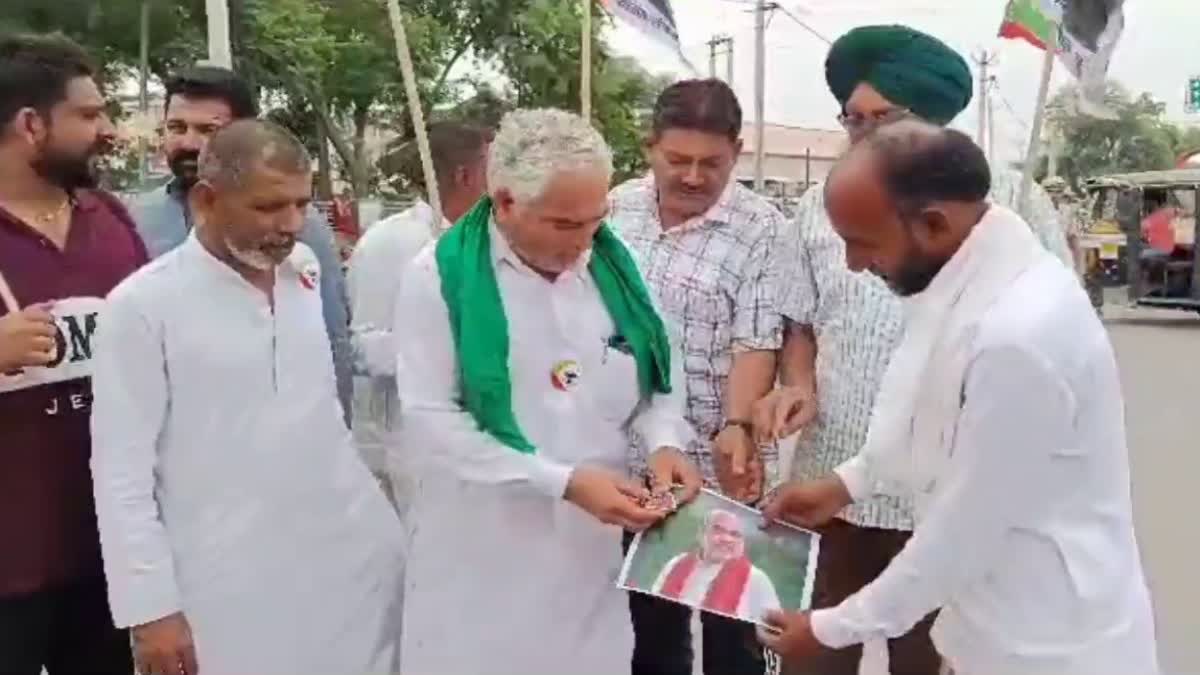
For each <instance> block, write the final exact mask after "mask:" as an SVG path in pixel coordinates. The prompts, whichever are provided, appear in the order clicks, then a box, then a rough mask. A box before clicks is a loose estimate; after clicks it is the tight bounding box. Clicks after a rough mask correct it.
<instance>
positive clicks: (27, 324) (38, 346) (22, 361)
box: [0, 303, 58, 373]
mask: <svg viewBox="0 0 1200 675" xmlns="http://www.w3.org/2000/svg"><path fill="white" fill-rule="evenodd" d="M50 306H51V305H50V303H41V304H37V305H30V306H29V307H26V308H25V309H23V310H21V311H19V312H11V313H9V314H5V315H4V316H2V317H0V373H9V372H12V371H15V370H20V369H21V368H27V367H31V366H44V365H46V364H47V363H50V362H51V361H53V360H54V350H55V341H54V336H55V333H57V332H58V329H57V328H55V326H54V317H53V316H52V315H51V314H50Z"/></svg>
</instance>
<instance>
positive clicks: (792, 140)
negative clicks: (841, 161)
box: [742, 122, 849, 159]
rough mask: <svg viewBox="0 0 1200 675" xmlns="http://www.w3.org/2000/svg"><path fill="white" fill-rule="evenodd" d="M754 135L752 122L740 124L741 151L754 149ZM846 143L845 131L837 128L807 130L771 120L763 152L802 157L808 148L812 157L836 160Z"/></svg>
mask: <svg viewBox="0 0 1200 675" xmlns="http://www.w3.org/2000/svg"><path fill="white" fill-rule="evenodd" d="M755 138H756V136H755V123H754V122H747V123H746V124H745V125H743V126H742V143H743V146H742V154H752V153H753V152H754V147H755V144H754V140H755ZM848 144H849V141H848V140H847V138H846V132H845V131H842V130H840V129H839V130H836V131H835V130H832V129H810V128H807V127H789V126H786V125H783V124H770V123H768V124H767V125H766V128H765V129H763V147H764V148H765V149H766V154H768V155H772V156H776V157H779V156H782V157H804V155H805V153H806V151H807V152H811V153H812V157H813V158H814V159H837V158H838V157H841V156H842V154H843V153H844V152H845V151H846V147H847V146H848Z"/></svg>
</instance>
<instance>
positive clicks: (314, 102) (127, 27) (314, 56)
mask: <svg viewBox="0 0 1200 675" xmlns="http://www.w3.org/2000/svg"><path fill="white" fill-rule="evenodd" d="M228 1H229V11H230V24H231V25H230V35H231V40H232V42H233V52H234V65H235V67H236V68H237V70H238V71H239V72H240V73H242V74H243V76H245V77H246V78H247V79H248V80H249V81H250V82H251V83H252V84H253V85H254V86H256V87H257V88H258V89H260V90H261V91H262V92H264V94H268V95H269V96H268V97H267V98H268V100H270V101H272V102H273V103H272V105H271V106H268V108H269V109H270V111H269V114H270V115H271V116H272V117H273V118H274V119H277V120H279V121H281V122H283V123H285V124H286V125H287V126H288V127H289V128H290V129H292V130H293V131H296V132H297V133H299V134H301V135H302V137H303V138H304V140H305V142H306V143H307V144H308V145H309V146H310V148H316V147H317V146H318V145H319V143H320V142H321V139H322V138H327V139H328V140H329V141H330V144H331V145H332V146H333V148H334V150H335V153H334V157H335V163H336V164H338V165H339V166H340V167H341V168H342V173H343V175H344V176H345V177H347V179H348V180H350V182H351V183H352V184H353V185H354V186H355V188H356V189H357V190H359V191H363V190H365V189H367V187H368V186H369V185H371V184H372V183H373V182H374V180H375V178H377V177H378V176H377V175H376V174H378V173H379V170H380V169H382V173H383V174H385V175H388V174H390V173H391V168H392V167H391V166H390V163H389V162H386V161H385V162H384V163H383V165H382V166H380V167H376V166H374V165H373V163H372V162H371V159H372V158H371V157H369V156H368V154H369V153H368V151H367V148H366V140H365V136H366V132H367V129H368V128H381V129H385V130H389V131H391V132H394V133H395V134H396V135H397V138H396V141H395V142H394V144H393V145H395V146H402V145H403V144H405V143H406V142H410V141H411V139H412V124H411V116H410V114H409V111H408V109H407V106H406V102H405V96H404V89H403V85H402V80H401V77H400V70H399V66H398V64H397V61H396V53H395V45H394V41H393V37H392V32H391V25H390V23H389V20H388V16H387V10H386V3H385V2H384V0H228ZM143 2H146V3H148V6H149V8H150V14H149V16H150V26H149V29H150V30H149V33H150V49H149V69H150V71H151V73H152V74H154V75H155V76H157V77H158V78H160V79H161V78H163V77H165V76H166V75H167V74H168V73H170V72H172V71H173V70H175V69H177V68H179V67H181V66H184V65H187V64H191V63H194V62H195V61H196V60H198V59H203V58H206V57H207V47H206V44H205V27H206V21H205V13H204V0H53V1H52V2H47V0H5V1H4V2H2V3H0V30H14V31H15V30H30V31H40V32H48V31H55V30H57V31H61V32H64V33H66V34H67V35H69V36H70V37H72V38H74V39H76V40H77V41H79V42H80V43H81V44H83V45H84V46H85V47H87V48H88V49H89V51H91V53H92V54H93V55H94V56H95V57H96V58H97V60H98V61H99V62H100V63H101V65H102V66H103V67H104V69H105V72H106V73H107V74H108V76H109V78H110V79H112V80H118V79H120V78H123V77H129V76H131V75H134V74H136V70H137V66H138V59H139V47H140V41H139V30H138V27H139V25H140V16H141V10H142V5H143ZM400 4H401V8H402V12H403V13H404V17H405V27H406V33H407V37H408V41H409V47H410V50H411V52H412V55H413V61H414V65H415V68H416V71H417V78H418V83H419V84H418V89H419V91H420V95H421V100H422V103H423V105H424V106H425V107H426V110H427V111H432V112H431V113H430V114H429V115H428V116H429V117H430V118H431V119H437V118H439V117H456V118H463V119H477V120H478V121H479V122H481V123H485V124H494V123H495V122H496V121H497V120H498V118H499V115H500V114H502V113H503V111H506V110H509V109H511V108H513V107H516V106H524V107H531V106H553V107H559V108H564V109H568V110H578V109H579V98H580V97H579V70H580V66H579V64H580V52H581V47H580V42H581V40H580V38H581V29H582V15H581V12H582V9H581V7H580V3H575V2H562V1H561V0H401V2H400ZM593 11H594V19H595V20H594V22H593V23H594V26H595V31H596V33H597V38H596V40H595V43H594V50H593V51H594V54H593V66H594V75H593V81H592V83H593V92H594V93H593V97H592V100H593V115H594V119H595V122H596V124H597V126H598V127H599V128H600V129H601V131H602V132H603V133H604V134H605V137H606V138H607V139H608V141H609V143H610V144H611V145H612V147H613V151H614V155H615V159H616V169H617V180H623V179H625V178H627V177H630V176H632V175H635V174H637V173H640V172H642V171H644V170H645V165H644V162H643V160H642V151H641V138H642V133H643V129H642V121H643V120H642V117H643V115H644V113H645V111H646V110H648V109H649V107H650V105H651V104H652V102H653V97H654V96H655V95H657V93H658V91H659V90H660V89H661V88H662V86H663V85H662V83H661V82H658V81H655V80H654V79H652V78H650V77H649V76H648V75H647V74H646V73H645V72H644V71H643V70H642V69H641V68H639V67H638V66H637V64H636V63H635V62H634V61H632V60H627V59H616V58H613V57H611V56H610V54H609V53H608V49H607V47H606V45H605V44H604V42H603V40H601V39H599V32H600V30H601V28H602V27H603V26H605V25H607V21H608V19H607V15H605V14H604V13H603V11H602V10H601V9H600V8H599V4H598V3H597V4H596V6H595V7H594V8H593ZM464 59H470V60H473V61H474V62H475V63H476V64H477V65H480V66H483V67H484V68H485V69H487V70H492V71H498V74H499V75H500V78H499V79H494V80H493V81H492V82H486V83H480V82H477V81H471V80H470V79H463V80H459V81H455V80H454V79H453V78H452V77H451V73H452V71H454V69H455V66H456V65H459V64H460V63H462V62H463V60H464Z"/></svg>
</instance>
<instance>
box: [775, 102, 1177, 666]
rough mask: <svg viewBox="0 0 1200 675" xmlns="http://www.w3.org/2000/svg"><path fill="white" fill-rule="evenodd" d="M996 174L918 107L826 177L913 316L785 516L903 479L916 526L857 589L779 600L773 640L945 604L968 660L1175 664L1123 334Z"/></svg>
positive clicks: (905, 616)
mask: <svg viewBox="0 0 1200 675" xmlns="http://www.w3.org/2000/svg"><path fill="white" fill-rule="evenodd" d="M990 188H991V174H990V171H989V169H988V165H987V161H986V159H985V157H984V155H983V152H982V151H981V150H980V149H979V148H978V147H976V146H975V144H974V143H973V142H972V141H971V139H970V138H968V137H966V136H965V135H963V134H961V133H959V132H957V131H951V130H946V129H941V128H937V127H933V126H931V125H928V124H926V123H923V122H917V121H901V122H896V123H894V124H891V125H887V126H884V127H882V128H880V129H879V130H877V131H876V132H875V133H874V134H872V135H870V136H867V137H866V138H865V139H864V140H863V141H862V142H860V143H859V144H857V145H856V146H855V148H854V149H853V150H852V151H851V152H850V154H849V155H848V156H847V157H846V158H845V159H844V160H843V161H842V162H841V163H840V164H839V165H838V166H837V167H836V168H835V170H834V172H833V174H832V175H831V177H830V179H829V181H828V182H827V183H826V186H825V204H826V206H827V209H828V211H829V215H830V219H831V221H832V223H833V226H834V228H835V229H836V230H837V233H838V235H840V237H841V238H842V239H843V240H844V241H845V244H846V262H847V264H848V266H849V267H850V268H851V269H852V270H855V271H863V270H868V269H869V270H870V271H871V272H872V273H874V274H876V275H878V276H879V277H880V278H881V279H883V280H884V281H885V282H886V283H887V284H888V286H889V287H890V288H891V289H892V291H893V292H894V293H895V294H897V295H899V296H901V297H902V298H903V301H904V312H905V318H906V321H905V332H904V335H903V337H902V339H901V342H900V345H899V347H898V348H897V350H896V352H895V354H894V356H893V357H892V359H891V362H890V364H889V366H888V369H887V372H886V374H885V376H884V379H883V383H882V386H881V389H880V392H879V396H878V399H877V402H876V406H875V409H874V411H873V413H872V418H871V424H870V430H869V432H868V435H867V440H866V443H865V445H864V446H863V448H862V450H861V451H860V452H859V454H858V455H857V456H855V457H853V458H851V459H850V460H848V461H846V462H844V463H843V464H841V465H840V466H839V467H837V468H836V469H835V470H834V471H833V472H832V473H831V474H828V475H826V476H824V477H822V478H819V479H817V480H813V481H808V482H794V483H792V484H789V485H788V486H786V487H785V488H783V489H782V490H780V492H779V493H778V495H777V496H776V498H775V499H774V500H773V501H772V502H771V504H769V505H768V507H767V509H766V516H767V518H768V519H769V520H775V519H780V518H782V519H785V520H789V521H791V522H794V523H797V524H800V525H803V526H805V527H819V526H821V525H823V524H825V523H827V522H829V521H830V520H831V519H832V518H833V517H834V516H835V515H836V514H837V513H839V512H840V511H841V510H842V509H843V508H845V507H846V506H848V505H849V504H850V503H851V502H859V501H862V500H865V499H869V498H870V497H871V496H872V495H874V494H875V493H877V492H880V491H885V490H886V491H887V492H889V493H892V494H904V495H909V496H911V497H912V498H913V499H914V503H915V505H916V509H915V522H916V527H915V530H914V532H913V536H912V538H911V539H910V540H909V541H908V543H907V544H906V545H905V546H904V548H903V550H902V551H900V553H899V555H897V556H896V557H895V558H894V559H893V560H892V561H891V563H890V564H889V565H888V566H887V569H886V570H884V572H883V573H882V575H880V576H879V578H878V579H876V580H875V581H873V582H871V583H870V584H868V585H867V586H866V587H865V588H863V589H862V590H861V591H859V592H857V593H855V594H854V595H852V596H851V597H850V598H849V599H847V600H845V601H844V602H842V603H840V604H838V605H837V606H835V607H831V608H827V609H820V610H817V611H815V612H813V613H812V614H811V615H809V614H793V613H775V614H773V615H772V616H771V618H770V620H769V621H770V623H771V624H773V625H774V626H776V627H777V628H778V629H779V630H780V631H781V632H780V633H779V634H769V635H768V634H763V635H762V638H763V641H764V643H765V644H766V645H767V646H768V647H770V648H772V649H774V650H775V651H777V652H779V653H780V654H781V655H782V656H783V657H784V659H786V660H788V661H790V662H792V663H793V664H799V663H802V662H805V661H809V660H814V659H818V658H823V657H825V656H826V655H828V654H829V653H830V650H838V649H844V648H847V647H851V646H853V645H859V644H862V643H864V642H867V641H873V640H882V639H888V638H894V637H896V636H899V635H903V634H904V633H905V632H907V631H909V630H910V629H911V628H912V627H913V626H914V625H915V624H917V623H918V622H919V621H921V620H922V619H923V618H924V617H926V616H928V615H929V614H930V613H931V612H934V611H936V610H940V613H939V615H938V618H937V620H936V622H935V623H934V627H933V631H932V637H933V642H934V644H935V646H936V647H937V650H938V652H939V653H940V654H942V656H943V657H944V658H945V659H946V661H947V663H948V665H950V666H951V667H952V668H953V669H954V671H955V672H956V673H959V674H960V675H1048V674H1051V673H1053V674H1054V675H1156V673H1157V672H1158V664H1157V658H1156V655H1155V636H1154V618H1153V612H1152V608H1151V602H1150V595H1149V592H1148V591H1147V588H1146V583H1145V580H1144V577H1143V573H1142V566H1141V562H1140V558H1139V554H1138V547H1137V538H1136V537H1135V535H1134V529H1133V514H1132V505H1131V498H1130V484H1129V483H1130V481H1129V458H1128V451H1127V448H1126V444H1125V428H1124V415H1123V408H1124V404H1123V401H1122V399H1121V393H1120V392H1121V384H1120V379H1119V377H1118V373H1117V366H1116V360H1115V357H1114V355H1113V350H1112V346H1111V344H1110V343H1109V339H1108V336H1107V334H1106V333H1105V331H1104V326H1103V325H1102V324H1101V323H1100V321H1099V319H1098V318H1097V316H1096V313H1095V311H1093V309H1092V307H1091V304H1090V303H1089V301H1088V298H1087V295H1086V294H1085V292H1084V290H1083V289H1082V287H1081V286H1080V285H1079V282H1078V280H1077V279H1076V277H1075V275H1074V273H1073V272H1072V271H1071V270H1069V269H1067V268H1066V267H1065V266H1064V265H1062V264H1061V263H1060V262H1059V261H1057V260H1056V259H1055V258H1054V257H1053V255H1052V254H1050V253H1049V252H1047V251H1046V249H1045V248H1044V246H1042V245H1041V244H1040V243H1039V242H1038V239H1037V238H1036V237H1035V236H1034V234H1033V233H1032V232H1031V231H1030V229H1029V227H1028V225H1027V224H1026V223H1025V222H1024V221H1023V220H1022V219H1021V218H1020V217H1019V216H1018V215H1016V214H1015V213H1013V212H1012V211H1009V210H1008V209H1006V208H1004V207H1002V206H1000V205H998V204H995V203H992V202H990V201H988V198H987V196H988V193H989V190H990Z"/></svg>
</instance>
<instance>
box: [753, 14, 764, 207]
mask: <svg viewBox="0 0 1200 675" xmlns="http://www.w3.org/2000/svg"><path fill="white" fill-rule="evenodd" d="M766 71H767V2H766V0H756V2H755V3H754V119H755V127H754V190H755V192H758V193H760V194H761V193H762V191H763V159H764V157H765V152H766V148H764V147H763V143H764V139H765V137H766V125H767V121H766V119H764V118H765V117H766V107H767V106H766V93H767V92H766V83H767V72H766Z"/></svg>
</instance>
